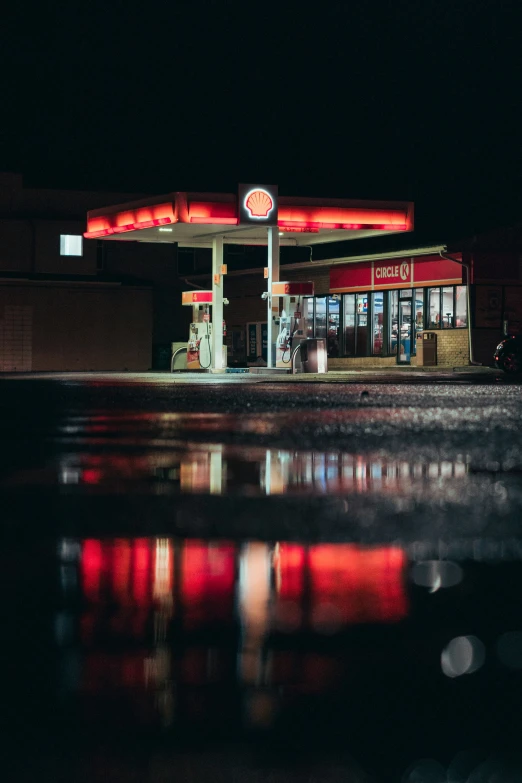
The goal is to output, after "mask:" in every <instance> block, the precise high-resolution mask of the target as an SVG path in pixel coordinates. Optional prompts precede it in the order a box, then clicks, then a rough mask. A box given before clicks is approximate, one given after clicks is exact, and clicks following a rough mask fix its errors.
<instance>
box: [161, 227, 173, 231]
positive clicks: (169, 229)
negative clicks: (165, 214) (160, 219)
mask: <svg viewBox="0 0 522 783" xmlns="http://www.w3.org/2000/svg"><path fill="white" fill-rule="evenodd" d="M158 231H172V229H171V228H158Z"/></svg>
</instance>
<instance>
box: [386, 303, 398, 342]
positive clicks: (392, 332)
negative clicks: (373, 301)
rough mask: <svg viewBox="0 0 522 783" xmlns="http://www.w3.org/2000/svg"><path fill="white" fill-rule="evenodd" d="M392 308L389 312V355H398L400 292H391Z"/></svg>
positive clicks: (390, 307)
mask: <svg viewBox="0 0 522 783" xmlns="http://www.w3.org/2000/svg"><path fill="white" fill-rule="evenodd" d="M389 295H390V306H389V311H388V324H389V328H388V334H389V342H388V353H389V354H395V353H397V327H398V323H399V292H398V291H390V292H389Z"/></svg>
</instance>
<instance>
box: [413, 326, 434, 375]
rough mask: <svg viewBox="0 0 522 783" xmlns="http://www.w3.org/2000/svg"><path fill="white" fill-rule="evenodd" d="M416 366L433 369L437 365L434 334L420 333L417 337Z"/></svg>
mask: <svg viewBox="0 0 522 783" xmlns="http://www.w3.org/2000/svg"><path fill="white" fill-rule="evenodd" d="M416 343H417V366H418V367H435V366H436V364H437V335H436V333H435V332H422V334H418V335H417V340H416Z"/></svg>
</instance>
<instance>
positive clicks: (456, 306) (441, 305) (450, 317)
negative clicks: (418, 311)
mask: <svg viewBox="0 0 522 783" xmlns="http://www.w3.org/2000/svg"><path fill="white" fill-rule="evenodd" d="M427 308H428V309H427V318H426V323H425V328H426V329H455V328H465V327H466V326H467V325H468V315H467V313H468V308H467V294H466V286H465V285H457V286H453V285H451V286H445V287H444V288H428V289H427Z"/></svg>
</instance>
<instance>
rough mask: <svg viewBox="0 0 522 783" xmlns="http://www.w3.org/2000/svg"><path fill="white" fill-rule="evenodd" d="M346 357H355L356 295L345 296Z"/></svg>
mask: <svg viewBox="0 0 522 783" xmlns="http://www.w3.org/2000/svg"><path fill="white" fill-rule="evenodd" d="M343 317H344V355H345V356H355V294H344V296H343Z"/></svg>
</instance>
